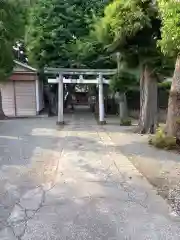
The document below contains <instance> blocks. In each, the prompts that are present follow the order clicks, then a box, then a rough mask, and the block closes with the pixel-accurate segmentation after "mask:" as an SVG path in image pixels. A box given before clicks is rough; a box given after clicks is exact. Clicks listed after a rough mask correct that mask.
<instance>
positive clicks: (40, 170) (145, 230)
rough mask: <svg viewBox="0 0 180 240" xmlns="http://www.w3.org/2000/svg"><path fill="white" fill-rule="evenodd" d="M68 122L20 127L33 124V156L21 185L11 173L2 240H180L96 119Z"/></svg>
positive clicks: (165, 209)
mask: <svg viewBox="0 0 180 240" xmlns="http://www.w3.org/2000/svg"><path fill="white" fill-rule="evenodd" d="M66 121H67V122H68V124H67V125H65V126H64V128H61V129H56V127H55V125H54V124H55V119H53V118H52V119H36V121H34V120H17V122H15V127H16V129H17V126H16V125H18V124H23V123H24V124H23V125H25V123H27V124H29V125H28V127H25V130H23V134H21V136H20V137H19V138H20V139H23V138H25V141H26V143H27V142H28V143H29V148H31V151H30V150H29V149H27V152H28V153H27V152H26V164H24V162H23V161H24V158H23V161H21V164H19V166H18V167H19V169H20V170H21V171H20V173H21V174H20V173H19V174H17V175H15V179H14V186H11V184H12V183H13V180H12V179H11V178H10V176H11V174H10V173H9V172H8V171H6V172H5V174H4V175H5V176H6V179H5V178H4V179H3V180H4V181H5V180H6V185H7V184H10V185H9V187H8V189H9V190H8V191H10V193H11V194H12V195H13V200H12V201H11V208H9V209H8V211H9V214H6V215H5V216H4V217H2V220H4V225H3V226H2V230H1V231H0V239H1V240H7V239H8V240H61V239H62V240H66V239H70V240H88V239H93V240H99V239H103V240H106V239H107V240H120V239H138V240H145V239H153V240H156V239H158V240H159V239H163V240H164V239H165V240H166V239H167V240H170V239H173V240H174V239H175V240H176V239H179V236H180V220H179V219H178V218H174V217H173V216H172V215H171V209H170V208H169V206H168V205H167V203H166V202H165V201H164V200H163V199H162V198H161V197H160V196H158V195H157V193H156V191H155V190H154V189H153V187H152V186H151V185H150V184H149V183H148V182H147V181H146V179H144V177H143V176H142V175H141V174H140V173H139V172H138V171H137V170H136V169H135V168H134V166H133V165H132V164H131V163H130V162H129V160H128V159H127V158H126V157H125V156H124V155H122V153H121V152H120V151H119V148H118V147H117V146H116V144H115V143H114V142H113V141H112V139H111V138H110V137H109V135H108V134H107V133H106V132H104V131H103V128H102V127H101V126H98V125H97V124H96V122H95V120H94V119H93V117H92V116H91V115H90V114H88V113H86V114H84V115H82V114H79V115H78V114H77V115H71V116H68V117H67V119H66ZM10 123H11V122H7V123H4V124H5V125H4V126H5V128H6V126H7V125H8V124H10ZM19 126H20V125H19ZM25 126H26V125H25ZM3 129H4V128H3ZM13 129H14V128H13ZM1 131H2V130H1V128H0V132H1ZM3 131H4V130H3ZM14 131H15V130H14ZM16 131H17V130H16ZM16 131H15V132H13V133H12V132H11V135H13V137H15V136H16V134H17V132H16ZM1 134H2V133H1ZM7 134H8V129H6V136H7ZM9 134H10V132H9ZM14 135H15V136H14ZM19 138H18V139H19ZM18 141H19V140H18ZM18 144H19V143H18ZM26 147H28V145H26V146H25V148H26ZM16 148H17V145H16ZM23 151H26V149H24V150H23ZM6 153H7V151H6ZM8 154H9V153H8ZM15 160H16V159H15ZM12 163H13V164H14V165H15V164H17V162H16V161H14V162H12ZM3 167H4V165H2V167H1V171H3V170H2V169H3ZM21 167H22V168H21ZM7 168H8V166H7ZM12 170H13V171H14V169H12ZM13 171H12V172H13ZM7 179H11V181H7ZM22 181H23V182H24V181H25V183H26V184H25V186H27V187H26V188H24V184H22ZM0 184H1V181H0ZM12 185H13V184H12ZM17 192H18V194H17ZM14 195H15V196H16V197H14ZM0 201H1V196H0ZM1 202H2V203H3V201H1ZM2 206H5V205H2ZM5 217H6V218H5Z"/></svg>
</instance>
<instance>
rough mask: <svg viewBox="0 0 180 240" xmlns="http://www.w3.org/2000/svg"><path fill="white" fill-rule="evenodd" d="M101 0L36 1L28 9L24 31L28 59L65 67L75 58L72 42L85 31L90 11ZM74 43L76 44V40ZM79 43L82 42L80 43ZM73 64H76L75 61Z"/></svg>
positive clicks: (87, 30)
mask: <svg viewBox="0 0 180 240" xmlns="http://www.w3.org/2000/svg"><path fill="white" fill-rule="evenodd" d="M102 2H103V1H101V0H99V1H96V0H89V1H87V0H39V1H37V3H36V4H34V5H33V7H32V10H31V12H30V16H29V24H28V28H27V34H26V42H27V45H28V52H29V58H30V60H31V62H33V63H35V64H36V65H37V66H38V67H44V66H45V65H48V66H61V67H69V66H70V65H71V64H72V62H73V61H75V59H74V56H75V55H74V53H73V51H74V49H73V47H72V42H73V43H74V42H75V41H76V39H81V38H82V37H84V36H87V35H88V33H89V25H90V24H91V23H92V21H93V15H94V14H95V13H96V12H97V9H98V11H99V10H100V8H101V5H102ZM101 11H102V9H101ZM77 44H78V45H77V48H79V43H77ZM82 45H83V46H84V43H82ZM86 49H87V47H86V48H85V49H84V47H83V48H81V50H83V52H84V51H86ZM90 51H91V50H90ZM80 54H81V52H80ZM80 58H81V57H80ZM77 61H78V59H77ZM73 64H76V65H78V63H73Z"/></svg>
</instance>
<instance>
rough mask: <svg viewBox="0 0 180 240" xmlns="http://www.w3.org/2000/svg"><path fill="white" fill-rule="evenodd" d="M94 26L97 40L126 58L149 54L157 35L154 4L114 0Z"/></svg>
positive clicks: (141, 58)
mask: <svg viewBox="0 0 180 240" xmlns="http://www.w3.org/2000/svg"><path fill="white" fill-rule="evenodd" d="M95 29H96V34H97V38H98V40H99V41H100V42H102V43H103V44H104V45H105V46H106V47H107V48H108V49H109V51H110V52H117V51H119V52H121V55H122V56H123V57H124V59H126V61H129V60H130V61H131V59H132V58H134V59H135V60H137V59H139V61H142V60H143V61H144V60H145V59H146V58H147V57H148V58H149V57H151V58H152V57H153V55H154V50H155V49H156V42H157V39H159V38H160V20H159V18H158V12H157V8H156V5H155V4H153V1H150V0H144V1H139V0H128V1H125V0H114V1H113V2H112V3H111V4H109V5H108V6H107V7H106V9H105V13H104V17H103V18H102V19H101V20H100V22H99V23H97V25H96V26H95ZM136 64H138V62H136Z"/></svg>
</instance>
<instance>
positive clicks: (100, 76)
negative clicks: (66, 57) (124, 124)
mask: <svg viewBox="0 0 180 240" xmlns="http://www.w3.org/2000/svg"><path fill="white" fill-rule="evenodd" d="M44 72H45V73H48V74H55V75H56V76H58V77H57V78H55V79H52V78H49V79H48V83H51V84H54V83H58V121H57V125H62V124H64V116H63V115H64V113H63V110H64V106H63V104H64V94H63V90H64V88H63V83H78V84H94V83H95V84H98V85H99V123H100V124H105V119H104V94H103V84H109V79H106V78H104V76H105V77H107V76H112V75H114V74H116V73H117V69H69V68H45V69H44ZM64 75H70V76H74V75H76V76H77V75H78V76H79V77H78V78H76V79H73V78H65V77H64ZM87 75H89V76H96V78H92V79H87V78H84V76H87Z"/></svg>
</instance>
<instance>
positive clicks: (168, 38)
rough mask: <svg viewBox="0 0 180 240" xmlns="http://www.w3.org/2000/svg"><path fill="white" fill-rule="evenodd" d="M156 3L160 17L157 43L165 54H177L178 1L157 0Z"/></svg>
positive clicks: (179, 50) (179, 38)
mask: <svg viewBox="0 0 180 240" xmlns="http://www.w3.org/2000/svg"><path fill="white" fill-rule="evenodd" d="M158 4H159V5H158V6H159V11H160V14H161V18H162V28H161V37H162V39H161V40H160V41H159V45H160V47H161V50H162V52H163V53H164V54H165V55H169V56H177V55H178V54H179V53H180V2H179V1H174V0H168V1H167V0H166V1H165V0H159V1H158Z"/></svg>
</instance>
